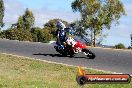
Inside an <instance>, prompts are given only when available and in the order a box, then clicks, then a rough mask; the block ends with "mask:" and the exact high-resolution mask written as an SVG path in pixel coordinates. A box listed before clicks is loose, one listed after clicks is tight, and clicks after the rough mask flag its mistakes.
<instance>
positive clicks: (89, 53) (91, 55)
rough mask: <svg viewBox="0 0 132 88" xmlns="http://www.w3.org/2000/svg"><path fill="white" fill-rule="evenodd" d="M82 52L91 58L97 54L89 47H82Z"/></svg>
mask: <svg viewBox="0 0 132 88" xmlns="http://www.w3.org/2000/svg"><path fill="white" fill-rule="evenodd" d="M82 52H83V53H84V54H85V55H86V56H87V57H88V58H89V59H94V58H95V57H96V56H95V54H94V53H92V52H91V51H90V50H89V49H82Z"/></svg>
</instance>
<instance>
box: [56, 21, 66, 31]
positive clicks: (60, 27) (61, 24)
mask: <svg viewBox="0 0 132 88" xmlns="http://www.w3.org/2000/svg"><path fill="white" fill-rule="evenodd" d="M57 27H58V28H59V29H60V30H64V29H65V28H66V26H65V24H64V23H62V22H61V21H58V22H57Z"/></svg>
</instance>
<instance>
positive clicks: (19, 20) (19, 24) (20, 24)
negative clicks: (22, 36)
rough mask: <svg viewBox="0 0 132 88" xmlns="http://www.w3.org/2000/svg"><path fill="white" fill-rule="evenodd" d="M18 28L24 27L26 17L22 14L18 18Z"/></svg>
mask: <svg viewBox="0 0 132 88" xmlns="http://www.w3.org/2000/svg"><path fill="white" fill-rule="evenodd" d="M16 26H17V28H24V19H23V17H22V16H20V17H19V18H18V21H17V24H16Z"/></svg>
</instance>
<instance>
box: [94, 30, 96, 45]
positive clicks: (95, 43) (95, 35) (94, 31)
mask: <svg viewBox="0 0 132 88" xmlns="http://www.w3.org/2000/svg"><path fill="white" fill-rule="evenodd" d="M95 36H96V33H95V30H94V41H93V46H94V47H96V37H95Z"/></svg>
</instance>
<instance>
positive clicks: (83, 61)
mask: <svg viewBox="0 0 132 88" xmlns="http://www.w3.org/2000/svg"><path fill="white" fill-rule="evenodd" d="M90 50H91V51H92V52H94V53H95V54H96V58H95V59H88V58H86V57H85V56H84V55H83V54H78V55H76V56H75V57H74V58H70V57H62V56H60V55H59V54H58V53H57V52H56V51H55V50H54V48H53V45H51V44H45V43H33V42H20V41H11V40H3V39H0V52H1V53H9V54H15V55H20V56H26V57H31V58H32V57H33V58H36V59H42V60H47V61H53V62H57V63H64V64H68V65H74V66H79V65H82V66H84V67H88V68H93V69H99V70H105V71H112V72H117V73H126V74H132V51H123V50H111V49H102V48H90Z"/></svg>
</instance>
